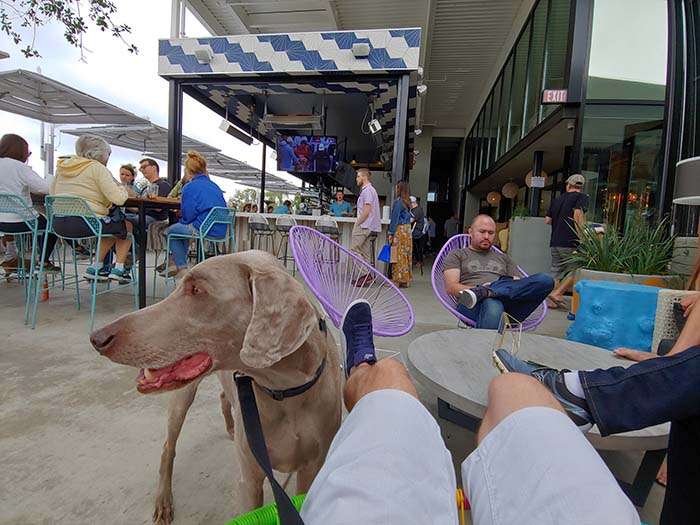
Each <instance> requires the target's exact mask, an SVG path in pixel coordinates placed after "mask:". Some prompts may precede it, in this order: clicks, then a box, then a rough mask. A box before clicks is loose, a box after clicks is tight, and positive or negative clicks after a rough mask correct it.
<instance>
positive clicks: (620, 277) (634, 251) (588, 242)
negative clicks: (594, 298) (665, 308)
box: [568, 219, 683, 313]
mask: <svg viewBox="0 0 700 525" xmlns="http://www.w3.org/2000/svg"><path fill="white" fill-rule="evenodd" d="M669 226H670V225H669V220H668V219H663V220H661V221H660V222H659V223H658V224H657V225H656V226H649V225H648V224H647V223H645V222H644V221H642V220H641V219H636V220H634V221H632V222H630V224H628V226H627V229H626V230H625V233H624V234H620V233H619V232H618V231H617V230H616V229H615V228H606V229H605V231H604V232H603V233H597V232H596V231H594V230H593V229H592V228H590V227H579V228H577V230H578V236H579V240H580V244H579V246H578V248H576V251H575V252H574V253H573V254H572V255H571V257H570V258H569V259H568V262H571V263H572V265H574V266H576V267H577V268H578V269H577V270H576V274H575V281H576V282H578V281H582V280H586V279H588V280H594V281H615V282H623V283H633V284H645V285H648V286H658V287H661V288H677V287H682V284H683V283H682V279H681V278H680V277H679V276H677V275H671V274H670V264H671V259H672V257H673V245H674V240H675V238H674V236H673V235H670V233H669V231H670V227H669ZM577 308H578V294H577V293H576V292H575V291H574V296H573V301H572V312H574V313H575V312H576V309H577Z"/></svg>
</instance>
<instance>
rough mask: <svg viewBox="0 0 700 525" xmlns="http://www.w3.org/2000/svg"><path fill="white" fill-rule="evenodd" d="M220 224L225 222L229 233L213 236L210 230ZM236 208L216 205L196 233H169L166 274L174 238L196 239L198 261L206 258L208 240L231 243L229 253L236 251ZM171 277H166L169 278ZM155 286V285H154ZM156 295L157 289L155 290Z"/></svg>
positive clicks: (215, 243)
mask: <svg viewBox="0 0 700 525" xmlns="http://www.w3.org/2000/svg"><path fill="white" fill-rule="evenodd" d="M219 224H225V225H226V226H227V227H228V229H227V234H226V235H224V236H223V237H212V236H211V235H210V232H211V230H212V228H214V226H217V225H219ZM235 225H236V210H234V209H232V208H226V207H223V206H216V207H214V208H212V209H211V210H209V213H208V214H207V216H206V217H205V219H204V221H202V225H201V226H200V227H199V231H198V232H197V233H196V234H195V233H192V234H189V235H188V234H184V233H169V234H168V237H167V240H168V242H167V246H166V249H165V256H166V257H167V258H166V260H165V275H168V272H169V269H170V268H169V267H170V241H171V240H174V239H189V240H195V241H196V242H197V262H202V261H203V260H204V259H206V253H205V249H204V245H205V243H206V242H210V243H213V244H214V245H215V246H216V245H219V244H226V243H228V245H229V250H228V251H229V253H233V252H235V251H236V229H235ZM168 279H170V278H169V277H166V282H167V280H168ZM154 288H155V287H154ZM154 295H155V290H154Z"/></svg>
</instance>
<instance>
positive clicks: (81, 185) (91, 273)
mask: <svg viewBox="0 0 700 525" xmlns="http://www.w3.org/2000/svg"><path fill="white" fill-rule="evenodd" d="M111 153H112V149H111V148H110V147H109V144H107V142H106V141H105V140H104V139H102V138H100V137H97V136H95V135H83V136H81V137H80V138H79V139H78V140H77V141H76V143H75V155H74V156H70V157H61V158H60V159H58V162H57V163H56V178H55V179H54V181H53V183H52V185H51V195H71V196H74V197H81V198H82V199H83V200H85V201H86V202H87V204H88V205H89V206H90V208H91V209H92V211H94V212H95V215H97V216H98V217H99V218H100V220H101V221H102V233H105V234H109V235H112V236H113V237H107V238H104V239H102V241H101V242H100V253H98V254H97V259H96V264H97V265H93V266H89V267H88V268H87V269H86V271H85V277H86V278H88V279H95V278H97V277H98V276H99V277H109V278H110V279H113V280H115V281H120V282H128V281H129V280H130V277H129V274H128V272H125V270H124V261H125V260H126V256H127V255H128V253H129V249H130V248H131V240H130V239H128V238H127V232H131V231H132V225H131V223H129V222H128V221H126V220H125V219H124V215H123V214H114V215H111V214H110V210H111V209H112V208H113V207H115V206H121V205H123V204H124V202H125V201H126V199H127V197H128V194H127V191H126V188H124V187H123V186H122V185H120V184H119V183H117V181H116V180H114V177H112V174H111V173H110V172H109V170H108V169H107V167H106V166H107V160H109V156H110V154H111ZM119 215H121V216H119ZM54 230H56V233H58V234H59V235H62V236H65V237H74V238H78V237H91V236H93V235H94V234H93V232H92V230H91V229H90V227H89V226H88V225H87V223H86V222H85V221H84V220H83V219H81V218H79V217H56V218H55V219H54ZM115 245H116V252H117V253H116V261H117V262H116V265H115V266H114V267H112V268H109V267H108V268H100V266H99V263H100V262H101V261H102V260H103V259H104V258H105V255H107V253H108V252H109V251H110V250H111V249H112V247H113V246H115Z"/></svg>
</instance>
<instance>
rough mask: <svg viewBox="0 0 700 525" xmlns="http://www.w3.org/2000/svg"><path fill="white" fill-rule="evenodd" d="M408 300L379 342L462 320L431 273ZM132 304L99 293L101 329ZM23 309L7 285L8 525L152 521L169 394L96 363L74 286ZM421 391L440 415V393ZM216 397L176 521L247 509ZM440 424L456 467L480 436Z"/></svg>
mask: <svg viewBox="0 0 700 525" xmlns="http://www.w3.org/2000/svg"><path fill="white" fill-rule="evenodd" d="M149 277H150V276H149ZM407 295H408V296H409V298H410V299H411V302H412V304H413V305H414V308H415V312H416V319H417V323H416V327H415V328H414V330H413V331H412V332H411V333H410V334H408V335H406V336H404V337H400V338H395V339H388V338H381V339H379V340H378V342H377V346H378V347H379V348H381V349H387V350H395V351H399V352H402V353H403V352H405V351H406V350H407V348H408V345H409V344H410V342H411V341H412V340H413V339H415V338H416V337H418V336H420V335H423V334H425V333H427V332H431V331H434V330H441V329H446V328H454V327H455V326H456V322H455V319H454V318H452V316H451V315H450V314H448V313H447V312H446V311H445V310H444V309H443V308H442V307H441V306H440V305H439V303H438V302H437V300H436V299H435V298H434V296H433V294H432V289H431V287H430V282H429V275H428V274H427V272H426V275H425V276H423V277H421V276H417V278H416V280H415V282H414V285H413V286H412V287H411V288H409V289H408V290H407ZM132 307H133V303H132V298H131V297H130V296H129V295H126V294H123V293H121V292H116V293H111V294H109V295H107V296H102V297H99V298H98V309H97V321H96V326H99V325H100V324H101V323H105V322H108V321H110V320H113V319H115V318H116V317H118V316H119V315H121V314H123V313H125V312H128V311H129V310H130V309H131V308H132ZM22 308H23V302H22V290H21V288H20V287H19V286H18V285H17V284H16V283H5V282H4V281H2V282H0V333H2V334H4V341H3V343H2V344H0V367H1V368H2V370H3V381H2V382H1V383H0V457H1V458H3V465H2V466H3V468H2V469H0V524H9V523H12V524H20V523H22V524H24V523H32V524H35V523H71V524H73V523H76V524H77V523H80V524H83V523H117V524H122V523H123V524H127V523H128V524H138V523H144V524H146V523H150V522H151V514H152V511H153V508H152V505H153V497H154V493H155V483H156V478H157V470H158V464H159V459H160V452H161V447H162V443H163V440H164V436H165V416H166V406H167V401H168V396H167V395H162V396H142V395H139V394H138V393H137V392H136V389H135V381H134V379H135V376H136V371H135V370H133V369H128V368H125V367H122V366H118V365H115V364H113V363H111V362H109V361H108V360H106V359H101V358H98V356H97V354H96V353H95V352H94V350H92V348H91V346H90V344H89V342H88V338H87V335H88V312H86V311H84V310H83V311H77V310H76V309H75V308H74V303H73V295H72V294H71V293H70V292H68V291H65V292H63V291H60V290H52V292H51V300H50V302H49V303H47V304H42V305H41V307H40V314H39V323H38V325H37V328H36V330H34V331H32V330H29V329H28V328H26V327H25V326H24V325H23V323H22V313H23V312H22ZM567 326H568V322H567V321H566V319H565V317H564V315H563V314H562V313H559V312H552V313H551V314H550V315H549V316H548V318H547V319H546V320H545V322H544V323H543V324H542V325H541V327H540V328H539V330H538V333H542V334H546V335H553V336H557V337H562V336H563V334H564V332H565V330H566V327H567ZM336 339H337V338H336ZM418 388H419V393H420V395H421V398H422V400H423V402H424V403H425V404H426V406H427V407H428V408H429V409H430V410H431V411H432V412H433V413H435V412H436V400H435V398H434V396H431V395H430V394H428V393H427V392H426V391H425V390H424V389H422V388H421V387H420V385H418ZM218 393H219V389H218V382H217V381H216V379H214V378H209V379H207V380H205V381H204V382H203V384H202V385H201V387H200V389H199V392H198V395H197V399H196V400H195V402H194V405H193V406H192V409H191V410H190V412H189V414H188V419H187V422H186V424H185V426H184V429H183V432H182V435H181V437H180V440H179V441H178V454H177V459H176V461H175V473H174V480H173V493H174V500H175V523H181V524H184V523H187V524H190V523H224V522H225V521H226V520H228V519H230V518H232V517H233V516H235V515H236V514H237V512H238V511H239V509H237V506H236V498H235V494H234V492H233V491H234V483H233V475H234V472H235V470H234V464H233V461H234V459H233V445H232V443H231V441H230V440H229V438H228V435H227V434H226V432H225V429H224V424H223V419H222V417H221V414H220V410H219V402H218ZM439 423H440V426H441V428H442V431H443V437H444V438H445V441H446V443H447V446H448V448H449V449H450V451H451V452H452V454H453V458H454V461H455V465H456V466H458V465H459V463H460V462H461V461H462V460H463V459H464V458H465V457H466V455H467V454H468V453H469V452H470V451H471V450H473V448H474V446H475V443H474V436H473V434H472V433H470V432H468V431H466V430H464V429H461V428H459V427H457V426H455V425H452V424H451V423H448V422H446V421H442V420H439ZM605 459H606V461H607V462H608V465H609V466H610V467H611V469H612V470H613V472H614V473H615V474H616V475H617V476H619V477H621V478H623V479H627V480H631V479H632V476H633V474H634V472H635V471H636V468H637V466H638V464H639V461H640V459H641V457H640V455H639V454H622V453H610V454H606V455H605ZM226 465H229V466H228V467H226ZM457 472H459V469H457ZM268 499H269V494H268ZM662 501H663V490H662V489H661V487H659V486H658V485H655V486H654V488H653V489H652V493H651V495H650V497H649V500H648V501H647V505H646V506H645V507H644V508H643V509H640V515H641V517H642V519H643V520H644V521H646V522H647V523H649V524H654V523H658V516H659V512H660V508H661V503H662ZM591 504H594V502H591Z"/></svg>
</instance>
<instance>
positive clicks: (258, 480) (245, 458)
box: [236, 425, 265, 513]
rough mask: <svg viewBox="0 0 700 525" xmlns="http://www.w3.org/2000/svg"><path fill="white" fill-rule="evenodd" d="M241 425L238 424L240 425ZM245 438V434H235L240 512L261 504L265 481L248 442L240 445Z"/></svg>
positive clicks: (237, 426) (255, 507)
mask: <svg viewBox="0 0 700 525" xmlns="http://www.w3.org/2000/svg"><path fill="white" fill-rule="evenodd" d="M242 426H243V425H240V427H242ZM238 429H239V425H236V430H237V431H238ZM245 440H246V437H245V435H242V436H239V435H237V436H236V456H237V458H238V465H239V468H240V476H241V477H240V480H239V482H238V504H239V507H240V512H241V513H243V512H248V511H250V510H253V509H257V508H258V507H260V506H262V504H263V482H264V481H265V474H264V473H263V471H262V469H261V468H260V467H259V466H258V463H257V461H255V458H254V457H253V455H252V453H251V452H250V449H249V448H248V444H247V443H246V444H245V445H243V446H241V445H242V443H243V442H245Z"/></svg>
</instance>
